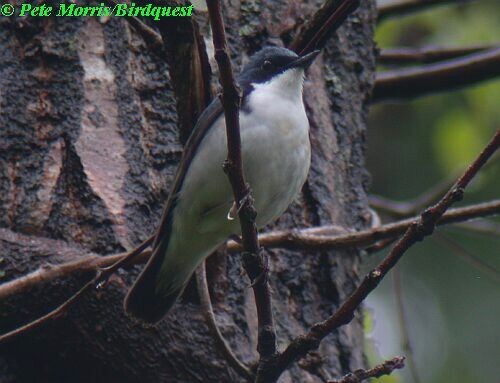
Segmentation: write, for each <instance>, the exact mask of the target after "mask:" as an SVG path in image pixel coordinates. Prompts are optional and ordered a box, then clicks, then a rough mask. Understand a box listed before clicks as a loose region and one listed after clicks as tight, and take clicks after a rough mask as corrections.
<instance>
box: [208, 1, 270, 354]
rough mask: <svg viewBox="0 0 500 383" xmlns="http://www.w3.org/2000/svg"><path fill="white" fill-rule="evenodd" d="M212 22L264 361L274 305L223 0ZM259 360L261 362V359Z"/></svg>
mask: <svg viewBox="0 0 500 383" xmlns="http://www.w3.org/2000/svg"><path fill="white" fill-rule="evenodd" d="M207 7H208V14H209V18H210V25H211V26H212V34H213V41H214V49H215V60H216V61H217V64H218V67H219V73H220V82H221V85H222V89H223V91H222V105H223V107H224V115H225V118H226V136H227V149H228V156H227V160H226V162H225V164H224V170H225V171H226V173H227V176H228V178H229V182H230V183H231V187H232V189H233V194H234V201H235V206H237V209H238V216H239V220H240V225H241V234H242V242H243V248H244V250H245V252H244V253H243V264H244V267H245V270H246V272H247V274H248V276H249V277H250V280H251V281H252V287H253V292H254V297H255V304H256V306H257V317H258V327H259V329H258V345H257V350H258V352H259V354H260V359H261V361H262V360H264V359H266V358H268V357H270V356H272V355H274V354H275V353H276V330H275V328H274V320H273V313H272V306H271V292H270V290H269V284H268V280H267V276H266V273H267V262H266V259H265V255H264V254H263V253H261V251H260V247H259V241H258V238H257V227H256V226H255V217H256V215H257V212H256V211H255V208H254V206H253V199H252V197H251V190H250V186H249V185H248V184H247V183H246V182H245V179H244V176H243V164H242V158H241V139H240V125H239V117H238V112H239V107H240V103H241V92H240V90H239V89H238V88H237V86H236V82H235V79H234V74H233V69H232V67H231V61H230V59H229V54H228V47H227V42H226V34H225V31H224V22H223V20H222V13H221V4H220V0H208V1H207ZM259 364H260V363H259Z"/></svg>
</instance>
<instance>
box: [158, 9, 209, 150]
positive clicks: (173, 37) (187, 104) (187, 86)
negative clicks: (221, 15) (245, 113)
mask: <svg viewBox="0 0 500 383" xmlns="http://www.w3.org/2000/svg"><path fill="white" fill-rule="evenodd" d="M173 3H174V4H177V5H178V4H179V2H178V1H177V0H174V1H173ZM156 25H157V26H158V30H159V32H160V34H161V37H162V41H163V48H164V52H165V54H164V57H163V59H164V60H165V61H166V62H167V63H168V71H169V74H170V79H171V82H172V88H173V90H174V95H175V99H176V101H177V102H176V108H177V124H178V126H179V132H180V140H181V142H183V143H185V142H186V141H187V139H188V137H189V135H190V133H191V130H192V129H193V126H194V125H195V123H196V120H197V119H198V117H199V115H200V114H201V112H203V110H204V109H205V108H206V107H207V106H208V104H209V103H210V100H211V98H212V95H211V88H210V78H211V75H212V73H211V68H210V63H209V60H208V56H207V52H206V48H205V41H204V39H203V36H202V35H201V33H200V30H199V26H198V23H197V22H196V20H195V18H194V17H164V18H161V19H160V20H159V21H158V22H156Z"/></svg>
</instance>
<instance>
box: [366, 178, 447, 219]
mask: <svg viewBox="0 0 500 383" xmlns="http://www.w3.org/2000/svg"><path fill="white" fill-rule="evenodd" d="M455 180H456V177H450V178H446V179H443V180H441V181H440V182H438V183H437V184H436V185H434V186H432V187H431V188H429V189H428V190H426V191H424V192H423V193H422V194H420V195H419V196H418V197H416V198H414V199H412V200H409V201H401V202H400V201H393V200H391V199H388V198H385V197H381V196H377V195H371V196H370V197H369V201H370V206H371V207H374V208H375V209H378V210H380V211H382V212H384V213H388V214H389V215H391V216H394V217H409V216H412V215H414V214H417V213H418V212H420V211H421V210H422V209H424V208H425V207H426V206H429V205H430V204H432V203H434V202H435V201H436V200H437V199H439V197H440V196H442V195H443V193H445V192H446V190H448V189H449V188H450V187H451V186H452V185H453V183H454V182H455Z"/></svg>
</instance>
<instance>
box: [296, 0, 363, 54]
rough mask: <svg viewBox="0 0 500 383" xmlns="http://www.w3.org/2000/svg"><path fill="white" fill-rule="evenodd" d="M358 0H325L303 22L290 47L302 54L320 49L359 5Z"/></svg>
mask: <svg viewBox="0 0 500 383" xmlns="http://www.w3.org/2000/svg"><path fill="white" fill-rule="evenodd" d="M359 2H360V0H341V1H338V0H337V1H335V0H327V1H325V3H324V4H323V5H322V6H321V8H320V9H318V10H317V11H316V13H315V14H314V15H313V16H312V17H311V18H310V20H309V21H308V22H307V23H305V24H304V26H303V27H302V28H301V29H300V31H299V33H298V34H297V36H296V37H295V39H294V40H293V42H292V43H291V44H290V47H289V48H290V49H291V50H293V51H295V52H297V53H299V54H301V55H303V54H306V53H309V52H312V51H313V50H315V49H321V48H323V46H324V45H325V43H326V41H327V40H328V38H329V37H330V36H331V34H332V33H333V32H335V31H336V30H337V29H338V28H339V27H340V25H341V24H342V23H343V22H344V20H345V19H346V18H347V17H348V16H349V15H350V14H351V13H352V12H354V11H355V10H356V9H357V8H358V7H359Z"/></svg>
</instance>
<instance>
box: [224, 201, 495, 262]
mask: <svg viewBox="0 0 500 383" xmlns="http://www.w3.org/2000/svg"><path fill="white" fill-rule="evenodd" d="M496 214H500V199H498V200H493V201H491V202H486V203H481V204H475V205H470V206H468V207H463V208H456V209H452V210H450V211H449V212H447V213H446V214H444V215H443V217H442V218H441V219H440V220H439V221H438V223H437V224H438V225H444V224H451V223H455V222H460V221H463V220H467V219H472V218H474V217H476V218H477V217H482V216H489V215H496ZM415 220H416V218H410V219H405V220H402V221H398V222H394V223H389V224H386V225H382V226H379V227H376V228H373V229H367V230H361V231H358V232H353V233H349V234H341V235H325V234H324V233H325V229H327V228H328V226H325V227H320V228H311V229H304V230H292V231H290V230H280V231H274V232H271V233H265V234H261V235H260V236H259V238H260V241H261V244H262V246H263V247H266V248H273V247H279V248H284V249H293V250H309V251H314V250H332V249H342V248H352V247H361V248H362V247H365V246H369V245H372V244H373V243H375V242H377V241H379V240H382V239H386V238H394V237H397V236H399V235H401V234H403V233H404V232H405V231H406V230H407V229H408V228H409V227H410V226H411V225H412V224H413V223H414V222H415ZM319 229H321V231H323V234H315V231H316V230H319ZM227 250H228V252H230V253H232V252H237V251H240V250H241V246H240V245H239V244H237V243H236V242H233V241H231V242H229V243H228V245H227Z"/></svg>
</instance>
